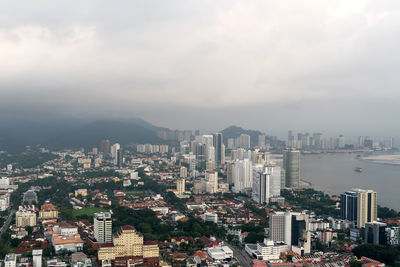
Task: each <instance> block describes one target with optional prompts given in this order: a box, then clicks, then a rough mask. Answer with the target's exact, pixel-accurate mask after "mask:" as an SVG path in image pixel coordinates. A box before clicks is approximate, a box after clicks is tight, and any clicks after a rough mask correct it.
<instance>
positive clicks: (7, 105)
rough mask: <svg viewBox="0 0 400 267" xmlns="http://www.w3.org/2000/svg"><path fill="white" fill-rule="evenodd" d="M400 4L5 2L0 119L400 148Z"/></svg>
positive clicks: (0, 31) (0, 9)
mask: <svg viewBox="0 0 400 267" xmlns="http://www.w3.org/2000/svg"><path fill="white" fill-rule="evenodd" d="M399 51H400V1H398V0H393V1H385V0H377V1H359V0H351V1H349V0H343V1H339V0H332V1H329V0H326V1H321V0H314V1H313V0H304V1H285V0H277V1H268V0H261V1H256V0H251V1H249V0H243V1H233V0H229V1H223V0H218V1H216V0H210V1H207V0H199V1H188V0H182V1H172V0H168V1H163V0H159V1H151V0H144V1H133V0H129V1H99V0H96V1H50V0H47V1H39V0H35V1H32V0H28V1H1V2H0V91H1V96H0V113H1V114H2V115H3V116H4V115H6V116H16V117H17V116H20V117H25V118H29V117H35V118H50V117H57V116H63V117H77V118H119V117H123V118H129V117H141V118H143V119H146V120H148V121H150V122H152V123H154V124H156V125H159V126H166V127H171V128H181V129H184V128H187V129H194V128H200V129H207V130H210V129H222V128H224V127H226V126H229V125H231V124H236V125H240V126H243V127H245V128H254V129H260V130H263V131H267V132H268V133H275V134H276V133H282V132H286V131H287V130H288V129H293V130H296V131H303V130H304V131H319V132H327V133H328V132H329V133H333V134H336V133H337V134H339V133H343V134H348V135H358V134H360V135H361V134H365V135H397V134H398V132H399V131H400V123H399V122H398V119H397V118H398V116H397V115H398V114H400V105H399V100H400V90H399V85H400V53H399Z"/></svg>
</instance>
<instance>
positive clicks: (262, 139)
mask: <svg viewBox="0 0 400 267" xmlns="http://www.w3.org/2000/svg"><path fill="white" fill-rule="evenodd" d="M258 146H259V147H264V146H265V134H260V135H259V136H258Z"/></svg>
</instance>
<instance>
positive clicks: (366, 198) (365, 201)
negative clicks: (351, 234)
mask: <svg viewBox="0 0 400 267" xmlns="http://www.w3.org/2000/svg"><path fill="white" fill-rule="evenodd" d="M377 211H378V200H377V194H376V192H375V191H373V190H363V189H352V190H351V191H347V192H345V193H343V194H342V195H341V217H342V219H344V220H349V221H352V222H354V225H355V226H356V227H358V228H363V227H365V224H366V223H369V222H373V221H376V219H377Z"/></svg>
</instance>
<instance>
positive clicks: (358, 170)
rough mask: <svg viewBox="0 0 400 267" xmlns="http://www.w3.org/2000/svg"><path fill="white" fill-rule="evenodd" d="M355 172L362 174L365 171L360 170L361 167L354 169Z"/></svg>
mask: <svg viewBox="0 0 400 267" xmlns="http://www.w3.org/2000/svg"><path fill="white" fill-rule="evenodd" d="M354 171H355V172H362V171H363V169H362V168H360V167H357V168H355V169H354Z"/></svg>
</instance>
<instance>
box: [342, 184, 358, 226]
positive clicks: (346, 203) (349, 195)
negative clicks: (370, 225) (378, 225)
mask: <svg viewBox="0 0 400 267" xmlns="http://www.w3.org/2000/svg"><path fill="white" fill-rule="evenodd" d="M357 206H358V192H356V191H347V192H345V193H343V194H341V196H340V216H341V218H342V219H343V220H348V221H352V222H354V224H355V225H357V211H358V208H357Z"/></svg>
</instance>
